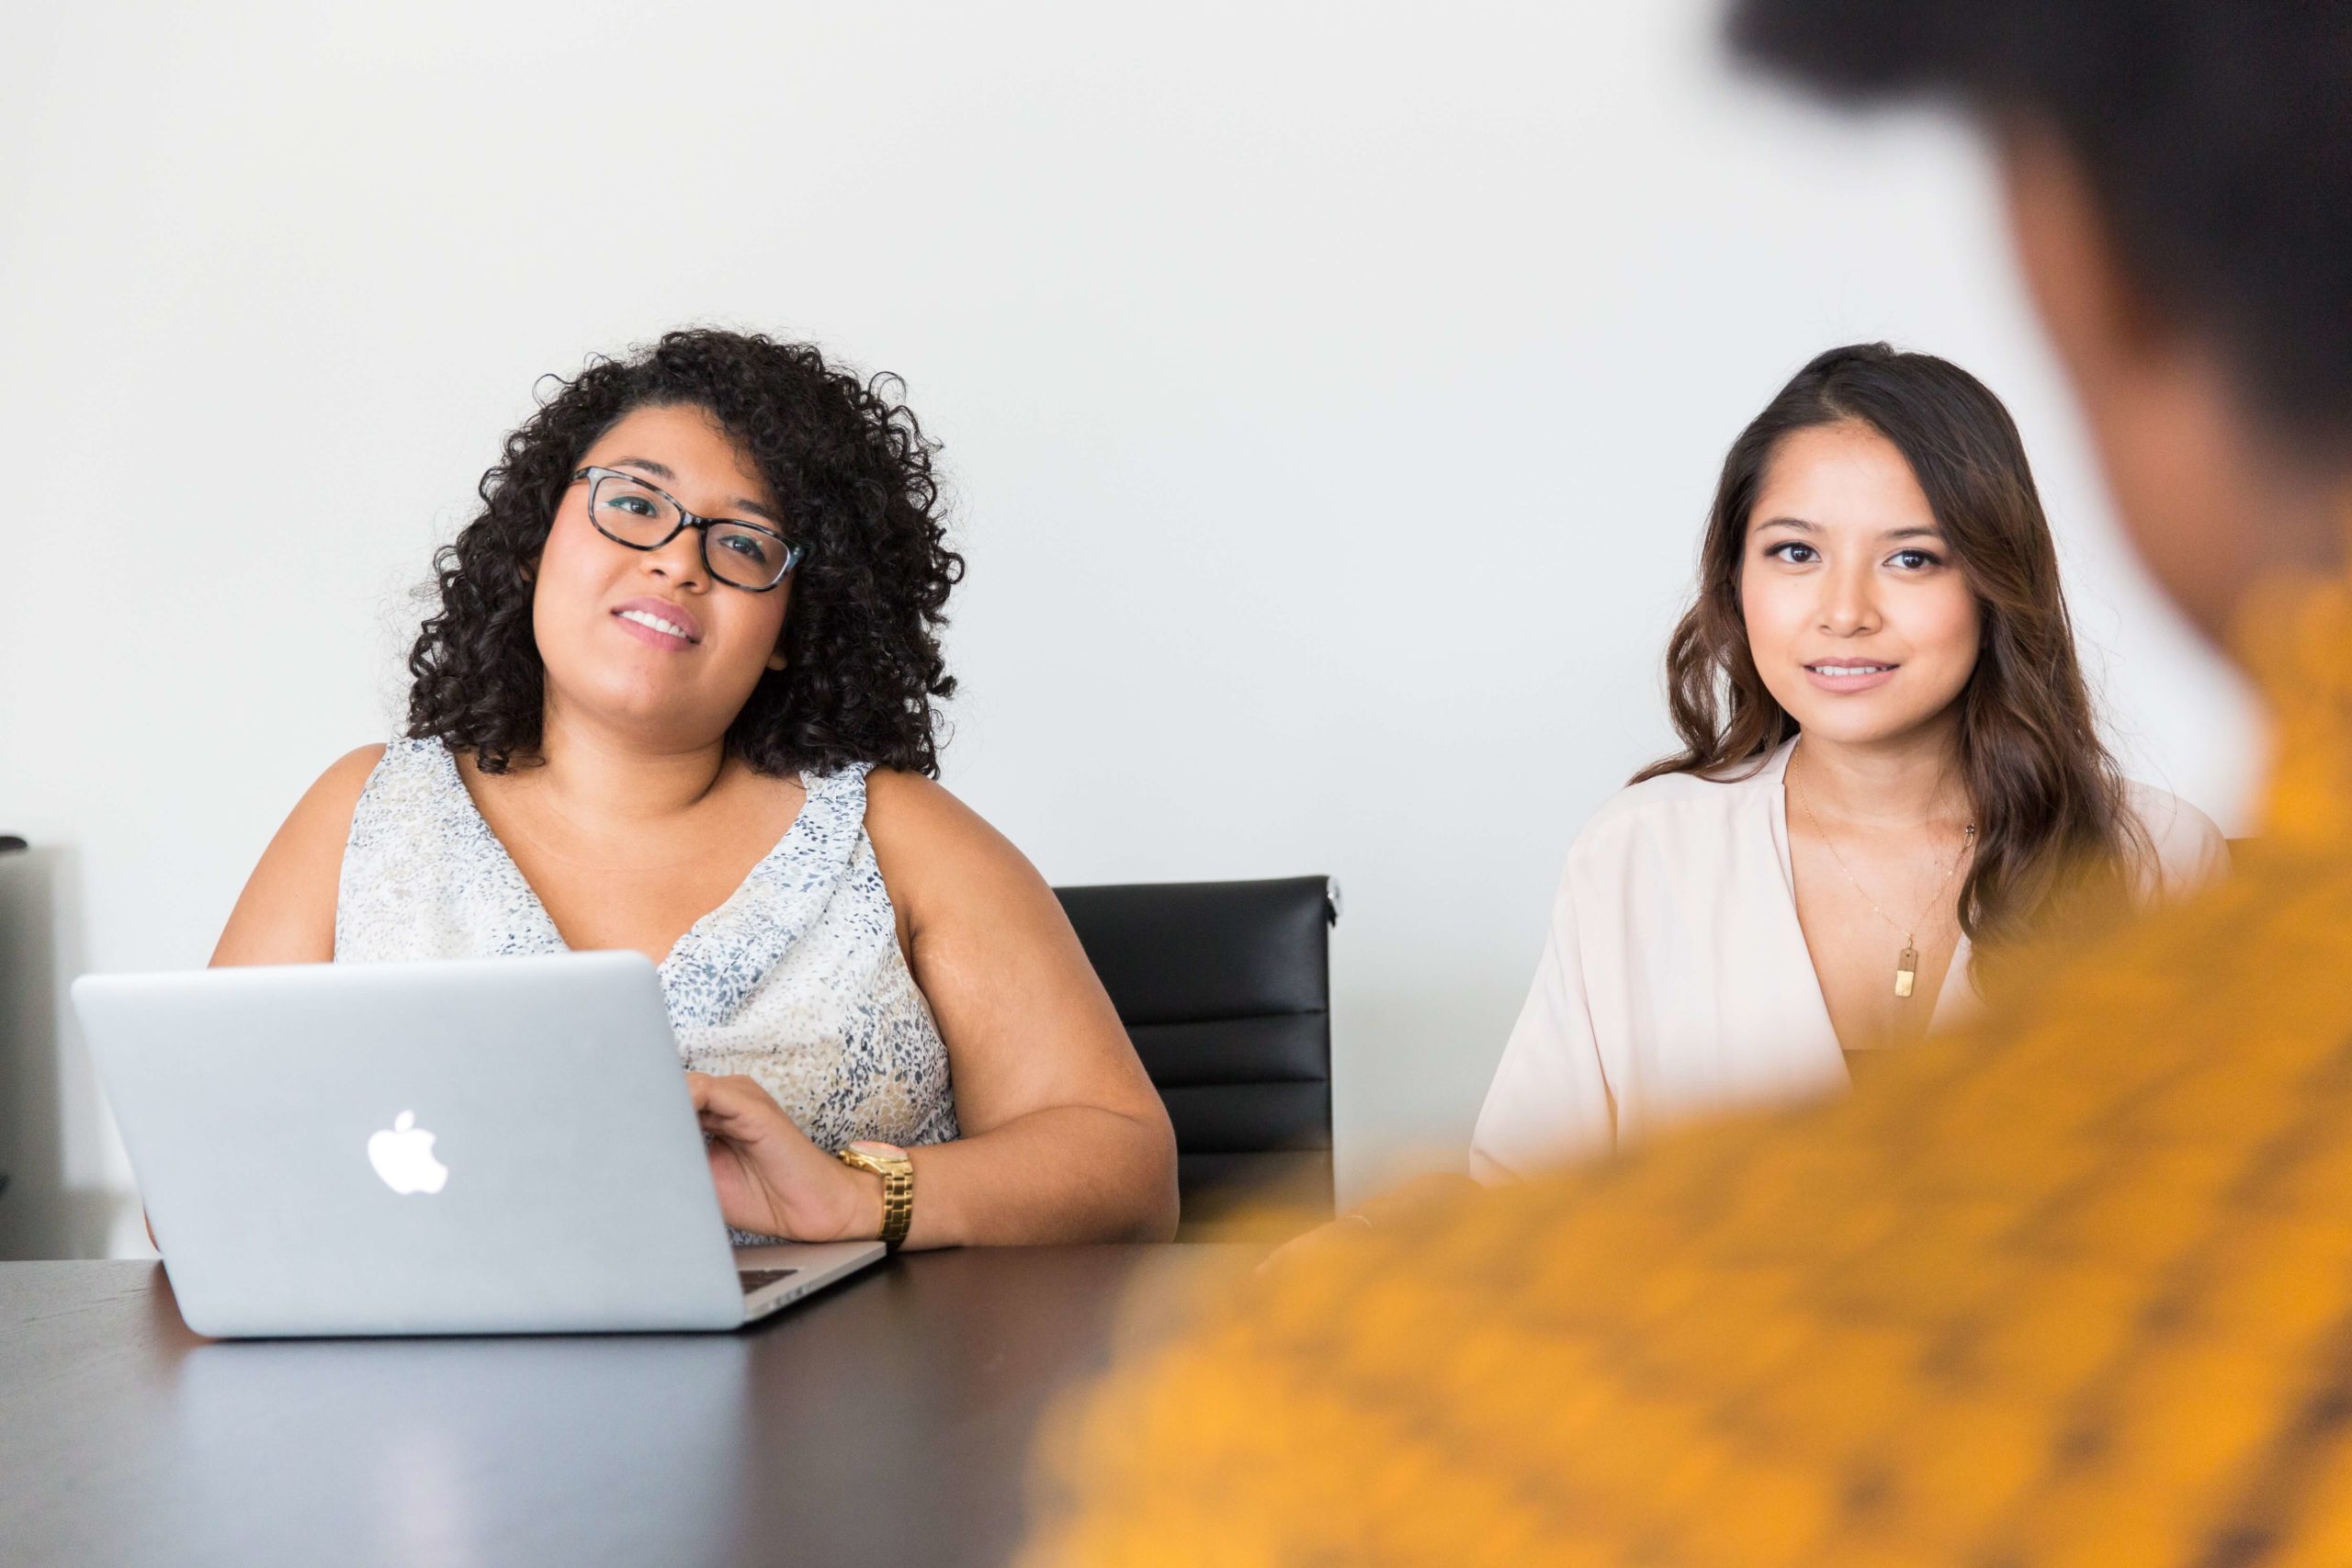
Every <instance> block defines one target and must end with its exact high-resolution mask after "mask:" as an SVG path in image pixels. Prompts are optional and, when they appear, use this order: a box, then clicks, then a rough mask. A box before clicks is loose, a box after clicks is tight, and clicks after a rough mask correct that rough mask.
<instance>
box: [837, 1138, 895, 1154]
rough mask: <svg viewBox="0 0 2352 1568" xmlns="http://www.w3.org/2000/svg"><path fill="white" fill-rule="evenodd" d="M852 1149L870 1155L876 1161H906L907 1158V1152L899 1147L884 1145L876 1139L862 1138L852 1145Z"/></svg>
mask: <svg viewBox="0 0 2352 1568" xmlns="http://www.w3.org/2000/svg"><path fill="white" fill-rule="evenodd" d="M850 1147H851V1148H853V1149H855V1150H856V1151H857V1152H858V1153H859V1154H862V1155H869V1156H873V1157H874V1158H876V1159H904V1158H906V1157H907V1151H906V1150H904V1149H902V1148H900V1147H899V1145H896V1144H886V1143H882V1142H880V1141H879V1140H877V1139H874V1138H860V1139H858V1140H857V1142H855V1143H854V1144H852V1145H850Z"/></svg>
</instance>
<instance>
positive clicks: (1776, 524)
mask: <svg viewBox="0 0 2352 1568" xmlns="http://www.w3.org/2000/svg"><path fill="white" fill-rule="evenodd" d="M1756 526H1757V527H1758V529H1763V528H1794V529H1795V530H1796V531H1797V532H1798V533H1800V534H1818V533H1820V532H1821V525H1819V524H1817V523H1808V522H1806V521H1805V520H1804V518H1802V517H1768V518H1766V519H1765V520H1764V521H1763V522H1761V523H1758V525H1756Z"/></svg>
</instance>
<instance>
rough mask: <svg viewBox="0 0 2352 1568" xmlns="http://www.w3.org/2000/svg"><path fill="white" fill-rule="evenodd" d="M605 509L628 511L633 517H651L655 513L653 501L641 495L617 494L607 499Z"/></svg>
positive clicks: (609, 510)
mask: <svg viewBox="0 0 2352 1568" xmlns="http://www.w3.org/2000/svg"><path fill="white" fill-rule="evenodd" d="M605 511H607V512H626V513H628V514H629V515H630V516H631V517H650V516H652V515H653V503H652V502H650V501H648V500H647V499H646V498H645V497H643V496H641V495H616V496H612V497H610V498H608V499H607V500H606V501H605Z"/></svg>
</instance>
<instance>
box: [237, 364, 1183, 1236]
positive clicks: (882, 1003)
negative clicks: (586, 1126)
mask: <svg viewBox="0 0 2352 1568" xmlns="http://www.w3.org/2000/svg"><path fill="white" fill-rule="evenodd" d="M895 391H896V384H895V383H894V382H891V381H889V380H888V379H887V378H876V380H875V381H873V382H871V383H866V382H861V381H860V380H859V379H857V378H854V377H853V376H851V375H848V374H846V373H844V372H843V371H842V370H840V369H838V368H836V367H832V366H831V365H829V364H828V363H827V362H826V360H825V359H824V357H823V355H820V353H819V352H818V351H817V350H816V349H814V348H812V347H809V346H806V345H802V344H786V343H777V342H775V341H772V340H770V339H768V338H765V337H760V336H755V335H744V334H739V333H724V332H714V331H695V332H677V333H670V334H669V335H668V336H666V337H664V338H662V341H661V342H660V344H657V345H656V346H655V347H653V348H652V349H651V350H650V351H647V352H643V353H640V354H638V355H634V356H631V357H629V358H627V359H622V360H617V361H615V360H596V361H593V362H592V363H591V364H590V365H589V367H587V368H586V369H585V370H584V371H582V373H581V375H580V376H579V377H578V378H575V379H573V380H571V381H569V382H566V383H564V384H563V385H562V387H561V389H560V391H558V392H557V393H556V395H555V396H554V397H552V398H551V399H549V400H548V401H547V402H546V403H545V404H544V405H543V406H542V407H541V408H540V409H539V411H538V412H537V414H535V415H534V416H533V417H532V418H531V419H529V420H528V421H526V423H524V424H523V426H522V427H521V428H520V429H519V430H517V431H515V433H514V434H512V435H510V436H509V437H508V438H507V441H506V446H505V453H504V456H503V460H502V461H501V462H500V463H499V465H498V466H497V467H495V468H492V469H491V470H490V471H489V473H488V474H486V475H485V476H484V477H483V479H482V483H481V501H482V510H481V513H480V515H478V516H477V517H476V518H475V519H474V520H473V521H472V522H471V523H469V525H467V526H466V527H465V529H464V530H463V531H462V532H461V533H460V534H459V535H458V539H457V541H456V543H455V544H453V545H450V546H448V547H445V548H444V549H443V550H442V551H441V552H440V555H439V557H438V559H437V562H436V564H437V567H438V584H437V586H438V592H439V607H438V609H437V611H436V612H435V614H434V615H432V616H431V617H430V618H429V619H428V620H427V621H426V622H425V623H424V628H423V630H422V632H421V633H420V634H419V636H418V637H417V639H416V644H415V646H414V648H413V650H412V651H411V653H410V655H409V669H410V671H411V672H412V674H413V677H414V682H413V686H412V688H411V691H410V696H409V714H408V725H407V728H406V731H405V733H404V734H403V735H402V737H401V739H396V740H394V741H392V742H391V743H390V745H388V746H370V747H366V748H363V749H362V750H357V751H355V752H353V753H351V754H350V755H349V756H347V757H345V758H344V759H343V760H342V761H338V762H337V763H335V764H334V766H333V767H331V768H329V769H328V770H327V772H326V773H325V774H324V775H323V776H322V777H321V778H320V780H319V782H318V783H317V784H315V785H313V786H312V787H311V790H310V792H309V793H308V794H307V795H304V797H303V798H302V800H301V802H300V804H299V805H298V806H297V807H295V808H294V811H293V814H292V815H291V816H290V817H289V818H288V819H287V822H286V825H285V826H284V827H283V828H282V829H280V830H279V832H278V834H277V838H276V839H275V840H273V841H272V842H271V844H270V846H269V848H268V850H267V851H266V852H265V853H264V855H263V857H262V860H261V863H260V864H259V866H258V867H256V868H255V870H254V874H253V877H252V879H251V881H250V882H248V883H247V885H246V887H245V890H244V893H243V897H240V898H239V900H238V903H237V907H236V909H235V911H234V913H232V915H231V917H230V919H229V924H228V929H227V930H226V931H224V932H223V933H222V935H221V938H220V947H219V949H218V950H217V951H216V952H215V953H214V954H213V962H214V963H215V964H288V963H311V962H324V961H328V960H341V961H345V962H353V961H385V960H413V959H442V958H464V957H482V956H491V955H495V954H505V953H553V952H561V951H564V950H566V949H571V948H579V949H588V948H633V949H635V950H637V951H639V952H641V953H645V954H646V955H647V956H649V957H650V958H651V959H653V960H654V961H655V962H656V963H657V964H659V965H660V975H661V981H662V992H663V996H664V998H665V999H666V1001H667V1003H668V1006H669V1011H670V1018H671V1022H672V1025H673V1029H674V1030H675V1032H676V1034H677V1039H678V1045H679V1050H680V1053H681V1055H683V1057H684V1061H685V1064H686V1066H688V1068H689V1069H691V1071H690V1074H689V1083H690V1086H691V1089H692V1092H693V1098H694V1101H695V1107H696V1110H697V1111H698V1112H699V1113H700V1115H701V1118H702V1122H703V1127H704V1130H705V1131H706V1132H707V1134H711V1139H712V1141H711V1173H712V1177H713V1179H714V1181H715V1183H716V1185H717V1187H718V1196H719V1206H720V1210H721V1212H722V1213H724V1215H725V1216H726V1218H727V1221H728V1223H729V1224H730V1225H732V1226H734V1227H735V1228H736V1229H737V1231H738V1232H740V1233H742V1237H741V1238H742V1239H753V1238H762V1237H771V1236H780V1237H788V1238H791V1239H796V1240H808V1241H816V1240H831V1239H846V1238H852V1237H861V1236H872V1235H877V1234H880V1232H881V1229H882V1227H883V1225H884V1224H885V1205H884V1201H883V1177H882V1176H881V1175H880V1174H877V1173H876V1171H875V1170H874V1169H872V1168H871V1167H873V1166H875V1165H877V1164H879V1165H881V1166H883V1167H885V1168H888V1169H891V1170H893V1171H894V1172H896V1171H898V1170H899V1169H900V1168H901V1167H900V1166H899V1163H898V1162H899V1161H900V1160H906V1161H909V1162H910V1163H911V1167H912V1171H913V1181H914V1189H915V1191H916V1194H917V1197H918V1201H917V1202H916V1203H915V1207H914V1213H913V1219H912V1224H911V1227H910V1229H909V1230H908V1231H907V1234H906V1236H905V1242H906V1245H909V1246H913V1247H942V1246H954V1245H958V1244H969V1243H1041V1242H1058V1241H1080V1240H1098V1239H1114V1238H1155V1239H1160V1238H1165V1237H1166V1236H1167V1235H1170V1233H1171V1231H1172V1230H1173V1227H1174V1223H1175V1214H1176V1195H1175V1154H1174V1141H1173V1138H1172V1135H1171V1134H1170V1130H1169V1124H1168V1118H1167V1114H1166V1112H1165V1111H1164V1110H1163V1109H1162V1107H1161V1105H1160V1102H1159V1096H1158V1095H1157V1093H1156V1092H1155V1091H1154V1090H1153V1089H1152V1086H1151V1084H1150V1082H1149V1080H1148V1078H1147V1077H1145V1075H1144V1072H1143V1068H1142V1066H1141V1064H1140V1063H1139V1062H1138V1061H1137V1060H1136V1055H1135V1052H1134V1049H1133V1048H1132V1046H1131V1045H1130V1044H1129V1043H1128V1042H1127V1039H1126V1036H1125V1032H1123V1031H1122V1029H1121V1027H1120V1024H1119V1021H1118V1018H1117V1017H1116V1015H1115V1014H1114V1012H1113V1011H1112V1010H1111V1005H1110V1002H1109V999H1108V998H1106V997H1105V996H1104V995H1103V989H1102V987H1101V985H1100V984H1099V983H1098V982H1097V981H1096V979H1095V977H1094V973H1093V970H1092V969H1091V967H1090V966H1089V964H1088V963H1087V960H1086V956H1085V954H1084V953H1083V952H1082V951H1081V950H1080V947H1079V945H1078V941H1077V939H1076V937H1075V936H1074V935H1073V934H1072V933H1071V931H1070V929H1069V922H1068V921H1067V920H1066V919H1064V918H1063V916H1062V913H1061V908H1060V906H1059V905H1058V904H1057V902H1056V901H1055V899H1054V897H1053V894H1052V892H1051V891H1050V890H1049V889H1048V888H1047V887H1046V885H1045V883H1044V881H1043V880H1042V879H1041V878H1040V877H1039V876H1038V875H1037V874H1036V872H1035V870H1033V869H1032V868H1031V867H1030V865H1029V863H1027V862H1026V861H1025V860H1024V859H1023V857H1022V856H1021V854H1020V852H1018V851H1017V850H1015V849H1014V848H1013V847H1012V845H1011V844H1009V843H1007V842H1006V841H1005V840H1003V839H1002V838H1001V837H999V836H998V835H997V834H996V833H995V832H994V831H993V830H991V829H989V826H988V824H986V823H985V822H983V821H981V820H980V819H979V818H978V817H976V816H974V815H973V814H972V813H971V812H970V811H969V810H967V808H966V807H964V806H963V805H961V804H960V803H959V802H957V801H956V799H955V797H954V796H952V795H949V794H948V793H947V792H946V791H945V790H944V789H942V788H941V787H940V786H939V785H938V784H936V783H934V782H933V775H934V774H935V773H937V771H938V751H937V740H936V736H935V729H936V725H937V715H936V711H935V708H934V700H935V699H937V698H941V697H944V696H947V695H948V694H951V693H952V692H953V690H954V687H955V682H954V681H953V680H952V679H951V678H950V677H949V676H948V674H947V672H946V665H945V662H944V660H943V658H942V656H941V653H940V649H939V642H938V637H937V630H938V627H939V626H940V624H941V623H942V621H943V619H944V612H945V606H946V603H947V597H948V592H949V590H950V589H951V587H952V586H953V585H954V584H955V582H956V581H957V579H958V578H959V577H960V576H961V574H962V570H963V561H962V559H961V558H959V557H958V556H957V555H956V554H955V553H954V552H953V551H952V550H950V549H949V548H948V547H947V546H946V543H945V531H944V527H943V525H942V524H941V522H940V518H939V511H940V506H939V493H938V487H937V485H936V482H935V481H934V479H933V473H932V466H931V457H932V452H933V443H931V442H929V441H928V440H926V439H925V438H924V436H923V434H922V429H921V427H920V426H919V425H918V423H916V420H915V417H914V415H913V414H912V413H911V412H910V411H909V410H907V409H906V408H905V407H904V406H902V405H901V404H899V403H898V402H896V401H895V400H894V394H895ZM850 1145H858V1146H859V1147H858V1151H857V1152H859V1153H860V1154H862V1155H863V1156H865V1159H864V1162H863V1164H862V1165H853V1164H851V1163H849V1162H848V1161H846V1160H844V1159H842V1158H840V1157H837V1154H838V1152H839V1151H842V1150H844V1149H846V1148H848V1147H849V1146H850Z"/></svg>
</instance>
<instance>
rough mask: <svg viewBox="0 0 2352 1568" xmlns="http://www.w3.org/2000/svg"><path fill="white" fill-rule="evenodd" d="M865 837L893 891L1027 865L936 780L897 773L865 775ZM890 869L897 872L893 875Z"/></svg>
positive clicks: (890, 770)
mask: <svg viewBox="0 0 2352 1568" xmlns="http://www.w3.org/2000/svg"><path fill="white" fill-rule="evenodd" d="M865 832H866V837H868V838H869V839H871V840H873V841H874V852H875V854H876V857H877V858H878V859H879V860H880V861H881V862H882V873H883V875H884V877H885V878H886V879H888V880H889V881H891V882H892V884H893V886H896V885H897V884H898V882H899V881H900V880H902V879H903V878H918V877H923V876H925V875H927V874H929V873H931V872H933V871H943V872H947V873H950V874H954V873H956V872H959V871H960V872H965V873H971V872H982V871H988V870H996V871H1001V870H1005V869H1008V868H1009V867H1010V866H1011V865H1012V864H1014V863H1018V865H1019V866H1020V868H1021V869H1023V870H1024V871H1025V870H1027V868H1028V863H1027V862H1026V861H1024V860H1023V859H1022V858H1021V852H1019V851H1018V850H1016V849H1014V848H1013V847H1012V841H1011V840H1008V839H1006V838H1005V837H1004V835H1003V834H1001V833H1000V832H998V831H997V830H996V829H994V828H991V827H990V826H989V823H988V820H987V819H986V818H983V817H982V816H981V815H980V814H979V813H978V812H977V811H975V810H973V809H972V808H971V807H968V806H967V805H965V804H964V802H963V801H961V800H960V799H958V798H956V795H955V793H954V792H953V791H951V790H949V789H948V788H947V786H946V785H944V784H941V783H940V782H939V781H938V780H937V779H934V778H932V777H930V776H928V775H926V774H923V773H915V772H912V771H910V770H907V769H900V768H875V769H874V770H872V771H871V772H869V773H866V775H865ZM894 867H896V868H902V871H901V874H899V875H894V874H893V873H894Z"/></svg>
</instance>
